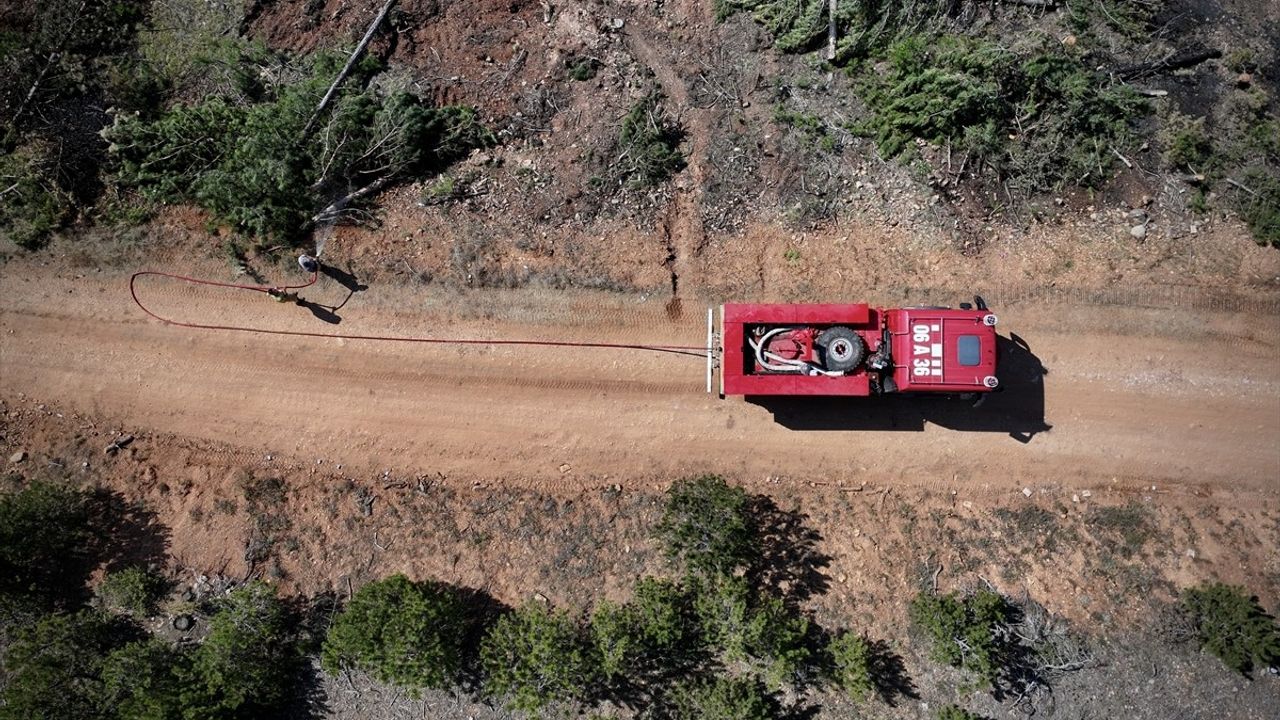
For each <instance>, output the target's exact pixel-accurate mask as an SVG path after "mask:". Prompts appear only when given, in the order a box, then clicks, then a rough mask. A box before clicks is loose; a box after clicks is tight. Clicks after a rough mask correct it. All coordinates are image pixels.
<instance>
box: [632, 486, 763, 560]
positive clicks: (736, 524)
mask: <svg viewBox="0 0 1280 720" xmlns="http://www.w3.org/2000/svg"><path fill="white" fill-rule="evenodd" d="M654 534H655V535H656V536H657V538H658V539H659V540H660V541H661V543H662V546H663V550H664V552H665V553H666V555H667V557H668V558H670V559H672V560H675V561H678V562H680V563H682V564H683V565H684V566H685V568H686V569H687V570H688V571H691V572H694V573H699V574H702V575H705V576H708V577H715V576H718V575H728V574H732V573H733V572H734V571H735V570H739V569H742V568H745V567H747V566H749V565H750V564H751V563H752V562H754V561H755V559H756V557H757V556H758V555H759V548H758V547H757V537H756V528H755V525H754V522H753V519H752V517H751V514H750V510H749V498H748V497H747V494H746V492H744V491H743V490H742V488H738V487H731V486H729V485H727V484H726V483H725V481H724V479H723V478H720V477H719V476H716V475H703V476H701V477H696V478H692V479H687V480H678V481H676V482H675V484H673V485H672V486H671V488H670V489H669V490H668V491H667V499H666V503H665V505H664V507H663V511H662V519H661V520H660V521H659V522H658V525H657V526H656V528H655V530H654Z"/></svg>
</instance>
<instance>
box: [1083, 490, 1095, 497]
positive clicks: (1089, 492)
mask: <svg viewBox="0 0 1280 720" xmlns="http://www.w3.org/2000/svg"><path fill="white" fill-rule="evenodd" d="M1080 497H1083V498H1087V497H1093V493H1092V492H1091V491H1089V490H1081V491H1080Z"/></svg>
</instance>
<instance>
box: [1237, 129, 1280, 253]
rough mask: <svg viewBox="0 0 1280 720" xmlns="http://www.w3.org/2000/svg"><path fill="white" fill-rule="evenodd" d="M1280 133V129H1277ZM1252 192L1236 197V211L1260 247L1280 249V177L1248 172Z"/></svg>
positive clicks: (1255, 169) (1242, 192) (1276, 174)
mask: <svg viewBox="0 0 1280 720" xmlns="http://www.w3.org/2000/svg"><path fill="white" fill-rule="evenodd" d="M1276 130H1277V132H1280V125H1278V126H1277V127H1276ZM1243 184H1244V185H1245V186H1246V187H1248V188H1249V191H1241V192H1240V193H1238V194H1237V195H1236V207H1237V208H1238V210H1239V212H1240V215H1241V217H1243V218H1244V221H1245V223H1246V224H1247V225H1248V226H1249V230H1250V231H1252V232H1253V239H1254V240H1256V241H1257V243H1258V244H1259V245H1263V246H1268V245H1269V246H1271V247H1273V248H1280V173H1277V172H1275V171H1272V172H1268V171H1266V170H1262V169H1259V168H1253V169H1251V170H1249V171H1247V172H1246V173H1245V175H1244V178H1243Z"/></svg>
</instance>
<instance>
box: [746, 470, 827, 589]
mask: <svg viewBox="0 0 1280 720" xmlns="http://www.w3.org/2000/svg"><path fill="white" fill-rule="evenodd" d="M748 512H749V513H750V515H751V517H752V519H753V521H754V524H755V529H756V536H757V538H758V542H759V547H760V556H759V558H758V559H757V561H756V562H755V563H754V567H753V568H752V569H751V572H750V575H751V578H750V579H751V583H752V585H753V586H754V587H757V588H760V589H761V590H765V591H767V592H769V593H770V594H773V595H776V596H777V597H779V598H781V599H782V600H783V602H785V603H787V604H788V605H790V606H792V607H795V606H797V605H799V604H801V603H803V602H804V601H805V600H808V599H809V598H811V597H813V596H814V595H823V594H826V592H827V590H828V589H829V588H830V582H829V581H828V580H827V576H826V575H824V574H823V573H822V571H823V570H824V569H825V568H827V567H829V566H830V565H831V556H830V555H827V554H825V553H822V552H820V551H819V550H818V543H819V542H820V541H821V540H822V535H821V534H820V533H818V531H817V530H814V529H813V528H811V527H808V526H806V525H805V524H804V521H805V520H807V519H808V515H805V514H803V513H801V512H798V511H794V510H791V511H788V510H782V509H781V508H779V507H778V506H777V504H776V503H774V501H773V499H772V498H770V497H768V496H766V495H756V496H753V497H752V498H751V499H750V504H749V505H748Z"/></svg>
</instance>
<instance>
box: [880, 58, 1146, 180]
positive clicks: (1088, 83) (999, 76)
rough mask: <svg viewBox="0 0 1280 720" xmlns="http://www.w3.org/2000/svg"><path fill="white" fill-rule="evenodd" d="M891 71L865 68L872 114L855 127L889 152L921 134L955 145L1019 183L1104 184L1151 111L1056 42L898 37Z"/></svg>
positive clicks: (928, 139) (892, 154)
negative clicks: (1017, 45)
mask: <svg viewBox="0 0 1280 720" xmlns="http://www.w3.org/2000/svg"><path fill="white" fill-rule="evenodd" d="M885 63H886V65H887V67H885V68H883V70H882V71H879V72H874V73H867V74H866V75H865V76H864V78H863V85H862V87H863V96H864V98H865V100H866V102H867V105H868V107H869V108H870V110H871V113H872V114H871V117H870V118H868V119H867V120H866V121H864V122H862V123H859V124H857V125H856V129H857V130H859V131H861V132H863V133H864V134H866V135H868V136H870V137H872V138H873V139H874V140H875V142H876V145H877V146H878V147H879V149H880V152H881V154H882V155H884V156H885V157H896V156H899V155H902V154H903V153H904V152H905V151H907V150H908V149H909V148H911V144H912V143H913V142H914V141H917V140H923V141H925V142H928V143H931V144H933V145H936V146H944V145H947V146H951V147H953V148H956V149H958V150H960V151H962V152H963V153H965V156H966V157H967V158H969V161H970V162H976V163H978V167H987V168H989V169H990V170H992V171H994V172H995V173H996V175H997V177H998V178H1000V179H1001V180H1004V181H1006V182H1008V184H1009V185H1010V186H1011V187H1012V188H1013V189H1015V190H1019V191H1021V192H1023V193H1035V192H1043V191H1047V190H1050V189H1052V188H1056V187H1060V186H1062V185H1083V186H1098V185H1101V184H1102V183H1103V182H1105V181H1106V180H1108V179H1110V176H1111V167H1112V164H1113V162H1114V161H1115V160H1116V153H1117V152H1119V151H1120V150H1121V149H1123V148H1124V147H1126V145H1127V144H1128V142H1129V141H1130V138H1131V136H1132V132H1131V122H1132V121H1133V119H1134V118H1136V117H1137V116H1139V115H1140V114H1141V113H1143V112H1145V111H1146V108H1147V105H1146V102H1145V101H1144V100H1143V99H1142V98H1141V97H1140V96H1138V95H1137V94H1136V93H1135V92H1134V91H1133V90H1132V89H1130V88H1128V87H1127V86H1124V85H1116V84H1112V83H1111V82H1110V81H1108V80H1107V79H1106V78H1105V77H1104V76H1102V75H1100V74H1097V73H1095V72H1093V71H1092V70H1090V69H1089V68H1087V67H1086V66H1085V65H1084V64H1083V63H1082V62H1081V61H1079V60H1077V59H1075V58H1072V57H1069V56H1067V55H1064V54H1061V53H1059V52H1057V51H1045V52H1040V53H1036V54H1031V55H1021V54H1018V53H1015V52H1012V51H1010V50H1008V49H1006V48H1003V47H1001V46H999V45H996V44H994V43H990V42H986V41H983V40H977V39H973V38H968V37H963V36H949V35H944V36H941V37H930V36H923V35H917V36H913V37H910V38H907V39H905V40H902V41H899V42H897V43H895V44H894V45H892V46H890V47H889V49H888V51H887V58H886V61H885Z"/></svg>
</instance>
